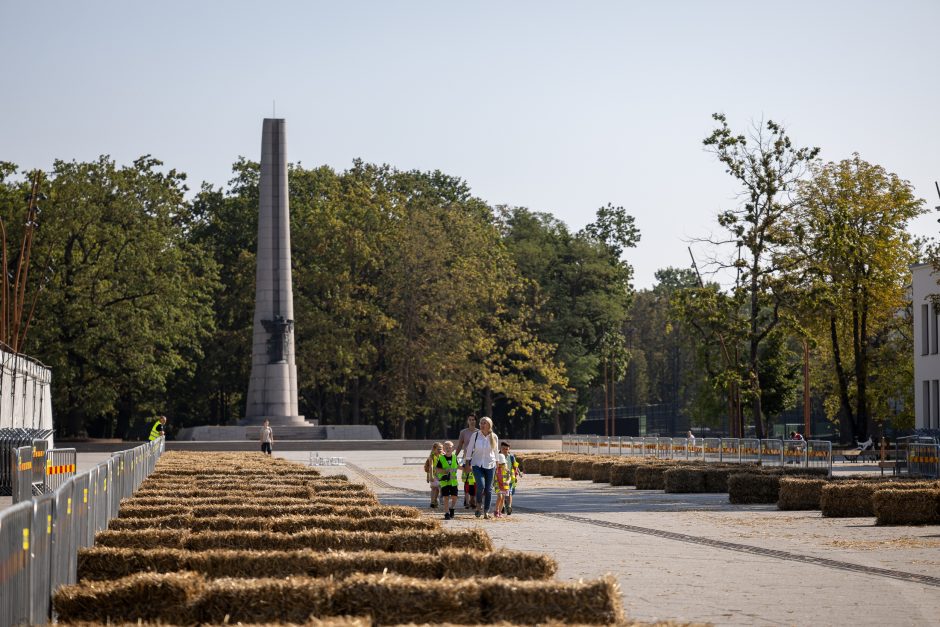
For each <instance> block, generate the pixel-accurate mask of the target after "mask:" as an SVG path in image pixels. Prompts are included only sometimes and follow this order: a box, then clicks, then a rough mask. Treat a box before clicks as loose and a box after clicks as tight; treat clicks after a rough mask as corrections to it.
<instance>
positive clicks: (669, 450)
mask: <svg viewBox="0 0 940 627" xmlns="http://www.w3.org/2000/svg"><path fill="white" fill-rule="evenodd" d="M930 446H935V445H930ZM561 450H562V452H563V453H584V454H589V455H620V456H624V457H643V456H649V457H658V458H662V459H687V460H701V461H704V462H725V463H729V462H732V463H741V462H743V463H760V464H762V465H764V466H782V465H784V464H797V465H799V466H802V467H807V468H808V467H817V468H826V469H828V470H829V472H830V473H832V443H831V442H827V441H824V440H809V441H806V442H804V441H802V440H774V439H765V440H758V439H756V438H698V439H696V440H694V441H692V440H688V439H686V438H656V437H645V438H639V437H628V436H622V437H616V438H611V437H603V438H602V437H601V436H596V435H566V436H563V437H562V439H561ZM917 450H919V449H917ZM931 450H932V449H931ZM920 457H924V458H925V459H927V460H933V459H934V458H933V457H930V456H929V455H926V456H921V455H918V456H917V458H918V459H920ZM937 457H940V455H938V456H937ZM935 463H940V462H936V460H934V461H929V462H927V467H926V471H927V472H937V470H931V469H933V468H934V466H930V465H929V464H935ZM918 469H920V466H918ZM918 472H924V470H918ZM927 476H929V475H927Z"/></svg>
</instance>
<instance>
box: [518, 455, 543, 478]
mask: <svg viewBox="0 0 940 627" xmlns="http://www.w3.org/2000/svg"><path fill="white" fill-rule="evenodd" d="M516 460H517V461H519V467H520V468H522V472H524V473H526V474H527V475H539V474H541V473H542V463H543V460H542V458H541V457H537V456H535V455H525V456H522V457H521V458H520V456H518V455H517V456H516Z"/></svg>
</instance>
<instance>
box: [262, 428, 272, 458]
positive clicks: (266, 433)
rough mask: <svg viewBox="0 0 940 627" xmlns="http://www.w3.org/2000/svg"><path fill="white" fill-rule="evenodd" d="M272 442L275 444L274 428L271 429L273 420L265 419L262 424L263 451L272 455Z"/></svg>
mask: <svg viewBox="0 0 940 627" xmlns="http://www.w3.org/2000/svg"><path fill="white" fill-rule="evenodd" d="M272 444H274V430H273V429H271V421H269V420H265V421H264V424H263V425H261V452H262V453H267V454H268V455H270V454H271V445H272Z"/></svg>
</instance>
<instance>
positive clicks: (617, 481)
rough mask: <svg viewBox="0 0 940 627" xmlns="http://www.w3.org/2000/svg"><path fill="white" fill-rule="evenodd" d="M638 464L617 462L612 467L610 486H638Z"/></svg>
mask: <svg viewBox="0 0 940 627" xmlns="http://www.w3.org/2000/svg"><path fill="white" fill-rule="evenodd" d="M639 467H640V464H637V463H623V462H617V463H615V464H614V465H613V466H611V467H610V481H609V483H610V485H636V469H637V468H639Z"/></svg>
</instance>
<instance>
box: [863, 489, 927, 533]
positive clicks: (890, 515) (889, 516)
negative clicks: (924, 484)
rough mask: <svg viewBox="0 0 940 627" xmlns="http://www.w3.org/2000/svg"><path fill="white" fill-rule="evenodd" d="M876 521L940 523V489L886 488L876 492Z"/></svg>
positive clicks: (914, 523) (912, 523) (879, 522)
mask: <svg viewBox="0 0 940 627" xmlns="http://www.w3.org/2000/svg"><path fill="white" fill-rule="evenodd" d="M874 510H875V523H876V524H879V525H936V524H940V489H938V488H912V489H900V490H899V489H896V488H886V489H882V490H878V491H876V492H875V494H874Z"/></svg>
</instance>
